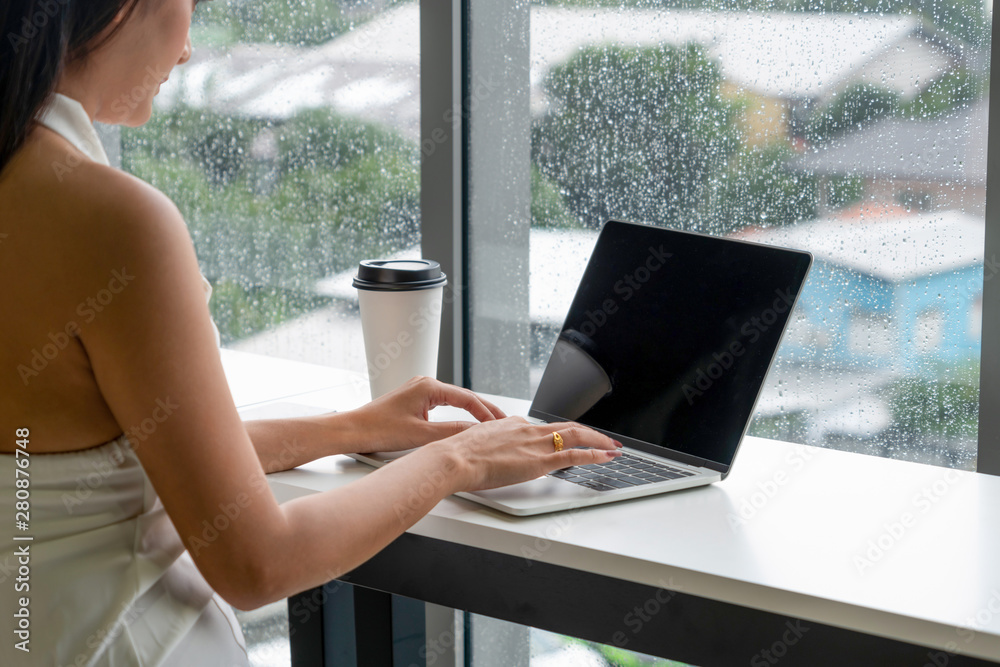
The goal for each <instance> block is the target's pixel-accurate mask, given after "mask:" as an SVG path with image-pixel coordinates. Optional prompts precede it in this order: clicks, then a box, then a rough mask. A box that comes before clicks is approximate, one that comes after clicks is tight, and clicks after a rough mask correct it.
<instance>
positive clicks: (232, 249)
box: [123, 107, 420, 341]
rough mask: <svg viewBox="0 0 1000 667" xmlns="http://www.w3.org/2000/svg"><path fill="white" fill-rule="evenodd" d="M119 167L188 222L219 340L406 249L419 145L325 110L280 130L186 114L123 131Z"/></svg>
mask: <svg viewBox="0 0 1000 667" xmlns="http://www.w3.org/2000/svg"><path fill="white" fill-rule="evenodd" d="M123 143H124V150H123V167H124V168H125V169H126V170H127V171H129V172H130V173H133V174H135V175H136V176H138V177H139V178H142V179H144V180H146V181H148V182H149V183H151V184H152V185H154V186H155V187H157V188H158V189H160V190H161V191H163V192H164V193H166V194H167V196H169V197H170V198H171V199H172V200H173V201H174V203H175V204H177V206H178V208H179V209H180V211H181V213H182V214H183V215H184V217H185V220H187V222H188V226H189V228H190V229H191V235H192V238H193V239H194V242H195V247H196V250H197V253H198V257H199V260H200V261H201V263H202V270H203V271H204V272H205V275H206V276H207V277H208V278H209V280H210V281H212V282H213V283H214V284H215V286H216V288H217V289H216V293H215V294H214V295H213V298H212V302H211V304H212V309H213V317H215V318H216V321H217V323H218V324H219V327H220V331H222V333H223V336H224V338H225V340H227V341H228V340H233V339H235V338H239V337H242V336H246V335H249V334H250V333H253V332H254V331H257V330H260V329H263V328H266V327H268V326H273V325H274V324H277V323H278V322H280V321H283V320H284V319H287V318H289V317H294V316H296V315H298V314H301V313H303V312H306V311H308V310H311V309H313V308H315V307H317V306H319V305H323V304H324V303H326V300H324V299H321V298H317V297H315V296H314V295H313V294H312V284H313V282H314V281H315V280H317V279H318V278H321V277H323V276H326V275H329V274H331V273H335V272H337V271H341V270H344V269H346V268H348V267H350V266H351V265H353V263H354V262H355V261H357V259H358V258H359V257H361V256H366V257H367V256H379V255H383V254H389V253H392V252H396V251H398V250H400V249H402V248H404V247H407V246H409V245H412V244H414V243H415V242H416V240H417V238H418V228H419V201H420V193H419V160H418V152H417V147H416V145H415V144H413V143H412V142H407V141H406V140H404V139H402V138H400V137H399V136H398V135H396V134H395V133H393V132H391V131H389V130H386V129H384V128H381V127H377V126H374V125H371V124H368V123H363V122H360V121H356V120H350V119H345V118H342V117H339V116H337V115H335V114H333V113H332V112H330V111H326V110H317V111H307V112H303V113H301V114H299V115H298V116H296V117H294V118H292V119H290V120H289V121H287V122H285V123H282V124H278V123H271V122H269V121H265V120H261V119H246V118H238V117H233V116H225V115H220V114H216V113H214V112H211V111H205V110H194V109H188V108H184V107H180V108H177V109H175V110H173V111H171V112H169V113H158V114H154V117H153V119H152V120H151V121H150V122H149V123H147V124H146V125H145V126H143V127H142V128H138V129H134V130H127V131H125V132H124V142H123Z"/></svg>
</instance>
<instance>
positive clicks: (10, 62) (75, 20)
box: [0, 0, 137, 172]
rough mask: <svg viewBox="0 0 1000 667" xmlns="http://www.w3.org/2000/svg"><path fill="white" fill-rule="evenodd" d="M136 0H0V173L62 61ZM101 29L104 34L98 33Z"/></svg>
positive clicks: (86, 49) (83, 50) (92, 42)
mask: <svg viewBox="0 0 1000 667" xmlns="http://www.w3.org/2000/svg"><path fill="white" fill-rule="evenodd" d="M136 3H137V0H4V1H3V2H2V3H0V39H2V40H3V41H2V43H0V172H2V171H3V169H4V168H5V167H6V166H7V163H8V162H10V160H11V158H12V157H13V156H14V153H16V152H17V150H18V149H19V148H20V147H21V145H22V144H23V143H24V140H25V138H27V136H28V133H29V132H30V131H31V128H32V125H33V124H34V121H35V116H36V115H37V114H38V112H39V111H40V110H41V109H42V107H43V106H44V105H45V103H46V102H47V101H48V99H49V97H50V96H51V95H52V92H53V90H54V89H55V86H56V82H57V81H58V79H59V75H60V74H61V73H62V71H63V67H64V66H65V65H66V63H68V62H71V61H73V60H78V59H80V58H83V57H85V56H86V55H87V54H89V53H90V52H92V51H93V50H94V49H96V48H98V47H100V46H101V44H103V43H104V42H105V41H107V40H108V39H109V38H110V37H111V36H112V35H113V34H114V32H116V31H117V30H118V28H119V27H121V25H122V24H124V23H125V21H122V22H120V23H119V24H118V25H117V26H115V28H114V29H113V30H110V31H107V32H105V31H106V30H107V28H108V26H109V25H111V23H112V21H113V20H114V18H115V17H116V16H117V15H118V14H119V12H122V11H123V10H124V11H125V18H126V19H127V18H128V16H129V15H130V14H131V13H132V10H134V9H135V5H136ZM102 33H104V34H103V36H102Z"/></svg>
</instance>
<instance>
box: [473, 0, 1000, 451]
mask: <svg viewBox="0 0 1000 667" xmlns="http://www.w3.org/2000/svg"><path fill="white" fill-rule="evenodd" d="M774 7H775V5H773V3H772V4H769V3H755V2H753V1H750V2H746V3H739V6H738V7H735V6H733V5H732V4H731V3H720V2H713V1H711V0H706V1H704V2H700V1H699V2H677V3H667V4H666V5H663V4H662V3H656V4H653V3H648V2H643V1H642V0H634V1H628V2H624V3H604V2H597V1H594V2H588V1H583V2H576V1H574V2H570V1H566V2H546V3H532V4H531V5H530V6H529V7H526V8H524V9H523V12H524V13H525V14H527V15H528V16H527V17H524V16H521V15H518V13H517V12H518V10H517V9H516V8H506V9H503V10H495V9H493V10H490V9H486V8H483V7H480V5H479V4H478V3H476V2H473V3H472V6H471V19H470V24H471V40H472V43H471V46H470V49H469V51H470V54H469V63H468V66H469V68H470V69H471V72H472V76H476V74H477V73H478V72H487V73H488V74H489V75H491V76H493V77H494V78H495V79H496V80H498V81H499V82H500V83H499V87H500V89H502V90H503V97H502V100H503V102H502V104H497V105H494V106H493V107H492V108H491V109H490V110H489V111H488V112H487V114H486V115H485V118H484V117H483V116H481V115H480V116H477V115H476V114H473V117H472V120H471V123H470V125H471V127H470V130H469V132H470V155H469V170H470V175H469V179H470V183H469V192H470V197H469V203H468V206H469V241H470V251H469V253H470V272H471V278H470V283H471V294H472V296H471V299H470V304H471V305H470V309H469V316H470V319H471V321H470V325H469V330H470V337H471V340H470V351H471V356H470V373H469V375H470V377H471V381H472V386H473V388H474V389H480V390H484V391H491V392H497V393H505V394H514V395H519V396H522V397H525V398H527V397H530V396H531V395H532V393H533V391H534V387H535V384H536V383H537V380H538V377H539V369H540V368H541V367H542V365H543V364H544V362H545V360H546V359H547V357H548V354H549V352H550V351H551V350H552V347H553V345H554V342H555V334H556V331H557V327H558V325H556V327H553V326H552V325H551V323H550V322H549V320H555V321H556V322H558V321H559V319H560V318H561V313H564V312H565V310H566V308H567V307H568V305H569V300H570V298H571V296H572V294H573V289H574V288H575V275H574V274H573V271H572V270H571V269H569V268H567V267H572V266H576V265H577V263H578V262H579V261H580V260H581V257H582V256H583V255H585V252H584V250H585V249H586V248H589V247H590V246H591V245H592V244H593V240H594V239H595V238H596V233H597V229H598V228H599V226H600V225H601V223H603V222H604V221H605V220H607V219H619V220H632V221H637V222H645V223H649V224H653V225H661V226H666V227H672V228H677V229H685V230H691V231H697V232H702V233H708V234H714V235H724V236H732V237H736V238H743V239H748V240H753V241H759V242H763V243H773V244H778V245H787V246H791V247H797V248H801V249H805V250H809V251H811V252H813V254H814V256H815V258H816V261H815V264H814V268H813V271H812V273H811V275H810V278H809V281H808V283H807V286H806V289H805V291H804V293H803V295H802V298H801V300H800V306H799V311H798V313H797V314H796V316H795V318H794V320H793V322H792V325H791V328H790V330H789V332H788V336H787V337H786V340H785V342H784V343H783V345H782V347H781V349H780V352H779V357H778V359H777V362H776V364H775V367H774V369H773V370H772V374H771V376H770V378H769V384H768V386H767V387H765V390H764V393H763V395H762V397H761V401H760V403H759V404H758V414H757V416H756V418H755V421H754V424H753V425H752V426H751V431H750V432H751V434H758V435H771V436H780V437H783V438H786V439H792V440H796V441H799V442H806V443H808V444H813V445H820V446H830V447H837V448H844V449H849V450H852V451H871V452H879V453H882V454H883V455H889V456H900V457H904V458H908V459H916V460H922V461H926V462H929V463H940V461H941V459H940V457H938V456H937V455H936V453H935V451H936V450H938V449H941V448H944V449H947V450H949V451H956V452H959V454H958V456H954V457H949V458H948V459H947V460H948V461H949V462H950V463H948V464H949V465H956V466H959V467H963V468H967V469H971V468H973V467H974V466H975V461H976V447H975V437H976V433H975V430H974V426H973V427H972V430H971V431H970V428H969V424H974V423H975V420H976V418H975V415H976V414H978V407H977V406H976V404H975V403H976V400H975V398H972V400H970V397H975V396H978V386H979V360H980V351H979V345H978V344H976V343H975V342H973V343H972V344H969V342H968V341H969V337H966V336H963V335H961V333H962V332H961V331H959V329H960V328H959V327H958V326H957V325H956V326H955V327H954V328H955V332H953V331H952V328H953V327H952V323H953V322H965V321H969V322H971V321H972V320H974V319H975V318H976V317H978V315H976V312H977V311H976V308H977V306H976V301H975V300H976V297H977V295H978V294H979V293H980V287H981V285H982V280H983V265H984V262H983V245H984V240H983V239H984V229H985V218H984V211H985V197H986V195H985V181H986V161H985V156H986V147H985V142H983V141H982V137H984V136H985V135H986V131H987V113H986V110H987V94H986V83H987V79H988V66H985V67H984V63H987V64H988V62H989V39H988V36H989V32H990V24H991V23H990V22H991V18H992V17H991V15H989V14H987V13H986V11H985V10H984V9H983V7H982V6H981V5H980V4H978V3H961V4H960V5H956V6H955V7H953V8H950V9H949V10H947V11H944V10H936V9H930V8H925V5H918V4H913V3H912V2H909V1H907V0H900V1H897V2H893V3H890V4H889V5H882V6H880V8H881V9H880V10H879V11H867V10H861V11H859V10H858V9H856V7H857V6H856V5H851V6H850V7H849V6H848V5H844V4H843V3H838V2H836V0H830V1H824V0H817V1H816V2H810V3H805V4H801V3H800V4H799V5H794V6H793V5H789V6H787V7H788V8H787V9H786V10H782V11H778V10H775V9H774ZM477 12H478V13H479V15H481V16H486V15H491V14H492V15H493V16H494V23H493V25H515V26H516V25H520V24H519V23H518V21H524V22H527V23H528V24H529V25H530V29H528V30H526V32H525V33H524V34H525V36H527V38H528V43H527V45H522V46H518V45H517V44H514V45H512V46H510V47H508V48H504V49H503V50H502V53H503V58H502V59H499V58H491V57H490V52H489V51H486V50H485V49H483V50H480V48H479V47H478V46H477V43H476V40H477V36H482V38H483V39H484V41H489V40H490V39H492V37H490V38H487V37H485V36H483V35H484V33H486V26H487V23H486V21H485V20H480V19H477ZM497 15H500V16H503V17H504V18H505V22H502V23H498V22H496V21H495V17H496V16H497ZM510 17H514V19H513V20H511V19H510ZM477 30H478V32H477ZM510 41H513V40H510ZM845 45H850V46H849V48H845ZM491 46H495V45H493V44H492V43H491ZM748 53H752V54H753V57H752V58H748V57H746V54H748ZM504 86H509V88H510V89H511V90H514V91H515V92H514V93H511V92H510V90H508V89H505V88H504ZM518 90H522V91H527V96H526V99H525V100H523V102H522V101H521V100H520V99H519V98H518V97H517V95H518V93H517V92H516V91H518ZM477 124H479V127H478V128H477ZM497 128H503V130H502V136H503V146H501V147H497V146H495V145H494V143H491V140H490V139H489V137H488V136H486V135H487V134H488V133H491V132H493V133H495V132H496V131H497ZM526 133H527V134H528V136H529V137H530V142H529V143H528V145H524V142H523V139H524V135H525V134H526ZM505 150H506V151H507V152H506V153H505V152H504V151H505ZM508 155H512V156H516V158H515V157H507V156H508ZM504 160H508V161H509V163H508V164H507V165H506V167H505V169H506V170H505V171H504V172H503V176H504V178H503V179H498V178H497V174H498V172H497V171H496V167H495V165H496V164H499V163H501V162H503V161H504ZM518 161H519V162H518ZM514 163H518V164H520V167H519V168H517V167H515V164H514ZM487 188H494V189H495V188H500V189H503V190H505V191H506V192H507V193H508V194H509V198H510V200H511V201H513V202H516V203H517V206H507V207H506V208H504V209H503V210H502V211H498V210H497V207H496V206H495V205H494V204H495V200H496V197H495V195H484V194H482V193H483V192H484V191H485V190H486V189H487ZM900 193H908V194H907V196H905V197H903V196H901V194H900ZM480 198H483V201H482V202H480ZM486 202H490V203H489V205H487V204H486ZM528 220H530V230H527V231H526V230H525V229H524V227H525V226H526V225H524V224H523V222H526V221H528ZM498 230H502V232H501V231H498ZM556 239H558V240H556ZM578 248H579V250H578ZM500 249H502V251H501V250H500ZM553 253H554V254H553ZM538 255H542V256H543V257H547V258H549V261H544V262H539V260H538ZM552 258H558V261H553V259H552ZM498 272H499V274H501V275H503V279H502V280H497V279H495V278H494V277H492V276H494V275H497V273H498ZM520 294H528V295H529V298H528V300H527V302H525V303H522V302H521V301H520V300H519V299H520V296H517V295H520ZM942 295H944V296H943V297H942ZM942 298H943V299H944V301H942V300H941V299H942ZM543 304H544V306H543ZM973 340H974V339H973ZM522 369H523V372H519V371H521V370H522ZM949 392H957V393H958V394H961V395H962V396H964V397H965V398H964V399H963V402H962V405H963V408H962V409H963V411H965V412H967V413H971V414H970V419H971V422H970V421H968V420H965V421H964V422H963V423H965V424H966V426H965V427H963V429H961V432H956V433H954V434H953V435H951V436H948V435H945V436H942V432H943V431H942V429H944V424H943V423H940V422H941V420H942V419H944V418H943V417H940V414H941V413H939V412H935V411H934V410H913V409H912V408H913V406H914V405H928V404H931V403H935V402H936V401H937V400H938V398H936V397H940V396H942V395H944V394H948V393H949ZM859 397H860V398H859ZM859 400H861V401H863V402H869V403H870V409H869V410H867V411H866V412H867V414H873V415H877V416H878V419H868V420H866V421H865V424H863V425H859V424H855V423H854V422H852V423H851V424H850V425H845V424H846V421H845V418H844V415H845V414H854V413H857V412H858V408H859V405H858V401H859ZM847 421H850V420H847ZM854 421H857V420H854ZM776 424H782V425H783V426H782V427H781V428H776ZM862 426H863V427H862ZM944 430H945V431H947V429H944ZM901 435H905V437H901Z"/></svg>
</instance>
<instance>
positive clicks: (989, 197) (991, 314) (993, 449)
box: [976, 13, 1000, 475]
mask: <svg viewBox="0 0 1000 667" xmlns="http://www.w3.org/2000/svg"><path fill="white" fill-rule="evenodd" d="M998 26H1000V22H998V21H997V17H996V14H995V13H994V16H993V30H992V33H993V37H992V41H991V43H990V63H991V64H995V63H997V62H998V58H997V50H998V49H1000V28H998ZM994 92H995V93H997V95H998V96H1000V67H994V66H991V68H990V116H989V128H988V130H987V134H986V136H987V139H986V245H985V249H984V254H983V258H984V266H983V335H982V337H981V338H980V341H979V345H980V362H979V433H978V438H979V439H978V445H977V459H976V472H983V473H987V474H990V475H1000V409H998V408H1000V280H994V278H996V277H997V273H998V271H1000V266H998V265H997V258H998V257H1000V221H998V220H997V218H998V217H1000V181H998V179H1000V104H997V103H994V102H993V97H994V96H993V93H994Z"/></svg>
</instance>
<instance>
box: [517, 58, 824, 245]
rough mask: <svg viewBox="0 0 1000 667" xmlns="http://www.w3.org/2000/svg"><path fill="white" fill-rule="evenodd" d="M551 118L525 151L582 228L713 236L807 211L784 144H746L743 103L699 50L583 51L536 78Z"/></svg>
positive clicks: (806, 186)
mask: <svg viewBox="0 0 1000 667" xmlns="http://www.w3.org/2000/svg"><path fill="white" fill-rule="evenodd" d="M543 85H544V88H545V91H546V93H547V94H548V95H549V97H550V99H551V100H552V107H553V109H554V111H553V113H551V114H550V115H548V116H546V117H543V118H540V119H538V120H536V121H535V124H534V128H533V132H532V157H533V161H534V163H535V164H536V166H537V168H538V170H539V172H540V173H541V174H542V175H544V176H545V177H547V178H549V179H551V180H552V181H553V182H554V183H555V184H557V185H558V186H559V188H560V189H561V190H562V192H563V193H564V194H565V200H566V206H567V207H568V209H569V210H570V211H571V212H572V214H573V215H574V216H575V217H576V218H578V219H580V220H582V221H583V222H584V224H586V225H587V226H589V227H594V228H596V227H597V226H599V225H600V224H601V223H603V222H604V221H605V220H607V219H608V218H620V219H626V220H636V221H644V222H651V223H655V224H658V225H664V226H670V227H676V228H682V229H692V230H698V231H704V232H711V233H716V234H721V233H727V232H730V231H733V230H735V229H739V228H741V227H743V226H745V225H760V226H767V225H775V224H788V223H790V222H794V221H797V220H802V219H805V218H808V217H811V216H813V215H815V211H816V202H817V189H816V188H817V186H816V183H815V182H814V180H813V179H811V178H808V177H803V176H801V175H796V174H792V173H790V172H789V171H787V170H786V169H785V168H784V163H785V162H786V161H787V160H788V159H789V158H790V157H791V156H792V151H791V148H790V147H789V146H788V145H787V143H785V142H784V141H777V142H774V143H772V144H770V145H767V146H763V147H747V146H745V145H744V141H743V136H742V127H741V123H740V118H741V115H742V113H743V104H742V103H741V102H740V101H739V100H732V99H727V98H726V97H725V96H724V95H723V93H722V74H721V71H720V69H719V67H718V65H717V64H716V63H715V62H713V61H711V60H710V59H709V58H708V56H707V55H706V54H705V52H704V50H703V49H702V48H701V47H700V46H697V45H688V46H684V47H673V46H659V47H650V48H625V47H618V46H607V47H592V48H589V49H585V50H583V51H581V52H580V53H579V54H578V55H576V56H574V57H573V58H572V59H571V60H569V61H568V62H567V63H565V64H563V65H560V66H558V67H555V68H554V69H553V70H552V71H551V72H550V74H549V76H548V78H547V79H546V81H545V82H544V84H543Z"/></svg>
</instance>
